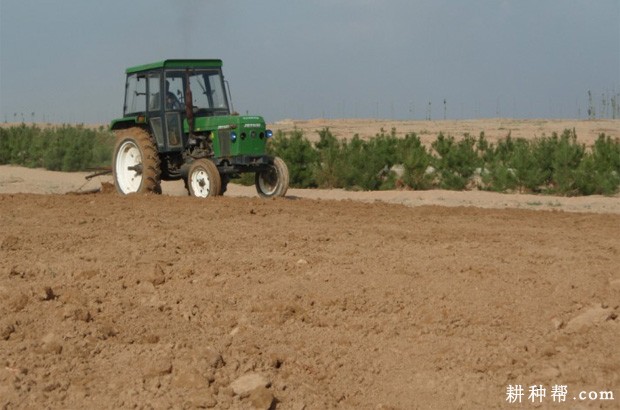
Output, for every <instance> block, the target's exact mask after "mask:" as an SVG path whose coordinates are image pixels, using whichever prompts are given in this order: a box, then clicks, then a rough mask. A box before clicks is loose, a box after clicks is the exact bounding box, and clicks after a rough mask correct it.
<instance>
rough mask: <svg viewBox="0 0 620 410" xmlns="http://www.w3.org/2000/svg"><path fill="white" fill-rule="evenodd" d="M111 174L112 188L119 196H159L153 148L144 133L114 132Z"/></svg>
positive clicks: (157, 160) (128, 129) (157, 166)
mask: <svg viewBox="0 0 620 410" xmlns="http://www.w3.org/2000/svg"><path fill="white" fill-rule="evenodd" d="M116 137H117V138H116V145H115V146H114V158H113V164H112V173H113V174H114V186H115V187H116V190H117V191H118V192H119V193H120V194H123V195H128V194H134V193H150V192H153V193H156V194H161V185H160V178H161V169H160V166H159V156H158V154H157V147H156V146H155V144H154V143H153V140H152V139H151V137H150V135H149V133H148V132H146V131H145V130H143V129H142V128H138V127H132V128H127V129H124V130H119V131H116Z"/></svg>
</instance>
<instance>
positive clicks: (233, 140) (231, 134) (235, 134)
mask: <svg viewBox="0 0 620 410" xmlns="http://www.w3.org/2000/svg"><path fill="white" fill-rule="evenodd" d="M230 140H231V141H232V142H235V141H237V133H235V132H234V131H233V132H231V133H230Z"/></svg>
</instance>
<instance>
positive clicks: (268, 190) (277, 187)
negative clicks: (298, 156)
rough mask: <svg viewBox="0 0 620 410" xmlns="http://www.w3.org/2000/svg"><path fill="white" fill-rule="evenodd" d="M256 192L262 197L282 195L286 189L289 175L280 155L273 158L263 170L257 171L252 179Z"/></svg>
mask: <svg viewBox="0 0 620 410" xmlns="http://www.w3.org/2000/svg"><path fill="white" fill-rule="evenodd" d="M254 182H255V183H254V184H255V185H256V192H258V195H260V196H261V197H263V198H271V197H273V196H284V195H286V191H287V190H288V183H289V175H288V167H287V166H286V163H285V162H284V161H283V160H282V158H280V157H275V158H274V159H273V165H270V166H269V168H268V169H266V170H265V171H261V172H257V173H256V178H255V181H254Z"/></svg>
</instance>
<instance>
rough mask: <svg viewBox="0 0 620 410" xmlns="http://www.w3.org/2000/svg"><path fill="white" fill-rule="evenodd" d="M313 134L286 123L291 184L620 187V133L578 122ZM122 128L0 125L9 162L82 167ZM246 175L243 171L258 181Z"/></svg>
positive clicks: (279, 137) (582, 190)
mask: <svg viewBox="0 0 620 410" xmlns="http://www.w3.org/2000/svg"><path fill="white" fill-rule="evenodd" d="M318 134H319V140H318V141H317V142H315V143H311V142H310V141H309V140H308V139H307V138H305V136H304V135H303V132H302V131H301V130H294V131H292V132H290V133H288V134H287V133H283V132H278V133H277V134H276V135H275V137H274V138H273V139H272V140H271V142H270V144H269V146H268V149H269V151H270V153H271V154H273V155H278V156H280V157H281V158H283V159H284V161H285V162H286V163H287V164H288V166H289V171H290V182H291V186H293V187H299V188H314V187H320V188H345V189H357V190H382V189H394V188H411V189H433V188H442V189H450V190H463V189H484V190H492V191H498V192H514V191H519V192H534V193H553V194H561V195H591V194H604V195H613V194H615V193H616V192H618V190H619V189H620V140H619V139H618V138H615V139H612V138H611V137H609V136H606V135H605V134H601V135H599V137H598V139H597V140H596V142H595V143H594V145H593V146H592V147H589V148H586V147H585V145H584V144H580V143H578V142H577V136H576V134H575V131H574V130H565V131H564V132H563V133H562V134H560V135H558V134H557V133H553V134H552V135H551V136H550V137H547V136H543V137H541V138H536V139H533V140H526V139H521V138H517V139H514V138H511V137H510V136H508V137H506V138H504V139H502V140H499V141H498V142H496V143H491V142H489V141H488V140H487V138H486V137H485V135H484V133H481V134H480V135H479V136H478V137H477V138H475V137H473V136H471V135H468V134H466V135H464V136H463V137H462V138H459V139H455V138H454V137H452V136H446V135H444V134H443V133H440V134H439V135H438V136H437V137H436V138H435V140H434V141H433V142H432V143H431V145H430V147H427V146H425V145H424V144H422V142H421V140H420V138H419V137H418V136H417V135H416V134H415V133H410V134H407V135H405V137H403V138H399V137H397V136H396V130H395V129H392V131H391V132H390V133H386V132H385V131H384V130H381V132H380V133H379V134H377V135H376V136H375V137H374V138H371V139H369V140H362V139H361V138H359V136H357V135H355V136H354V137H353V138H352V139H350V140H346V139H345V140H339V139H337V138H336V137H335V136H334V135H333V134H332V133H331V131H330V130H329V128H325V129H323V130H320V131H318ZM113 144H114V135H113V134H112V133H111V132H109V131H108V130H106V129H104V128H103V127H100V128H99V129H97V130H94V129H88V128H84V127H83V126H67V125H63V126H62V127H55V128H45V129H41V128H38V127H37V126H34V125H32V126H26V125H25V124H22V125H21V126H18V127H11V128H0V164H16V165H25V166H28V167H43V168H46V169H50V170H57V171H83V170H87V169H92V168H98V167H105V166H109V165H110V163H111V157H112V148H113ZM250 177H251V175H247V178H242V181H245V180H247V182H250V181H253V178H250Z"/></svg>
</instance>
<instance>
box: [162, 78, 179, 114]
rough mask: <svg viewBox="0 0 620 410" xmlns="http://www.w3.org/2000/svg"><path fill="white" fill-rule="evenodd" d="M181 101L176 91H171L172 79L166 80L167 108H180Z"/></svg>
mask: <svg viewBox="0 0 620 410" xmlns="http://www.w3.org/2000/svg"><path fill="white" fill-rule="evenodd" d="M181 108H183V107H181V103H180V102H179V99H178V98H177V96H176V95H174V93H172V92H170V81H168V80H166V109H167V110H180V109H181Z"/></svg>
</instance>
